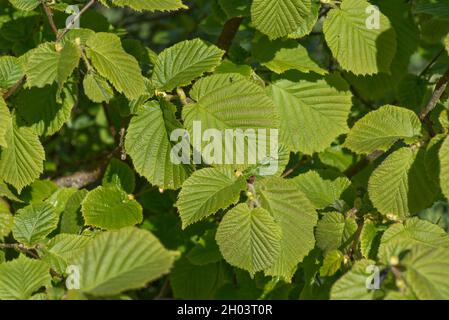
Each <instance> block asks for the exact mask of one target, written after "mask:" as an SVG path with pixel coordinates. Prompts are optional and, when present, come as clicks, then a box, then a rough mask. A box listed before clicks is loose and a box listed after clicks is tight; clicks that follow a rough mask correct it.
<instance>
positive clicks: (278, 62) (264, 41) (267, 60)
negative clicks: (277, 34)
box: [252, 36, 327, 74]
mask: <svg viewBox="0 0 449 320" xmlns="http://www.w3.org/2000/svg"><path fill="white" fill-rule="evenodd" d="M256 39H257V38H256ZM252 54H253V56H254V58H255V59H257V60H258V61H259V62H260V63H261V64H262V65H264V66H266V67H267V68H268V69H270V70H271V71H274V72H276V73H279V74H281V73H283V72H285V71H287V70H298V71H300V72H304V73H308V72H315V73H318V74H326V73H327V71H326V70H324V69H322V68H321V67H320V66H319V65H318V64H317V63H316V62H315V61H313V60H312V58H310V56H309V53H308V52H307V49H306V48H304V47H303V46H302V45H300V44H299V43H297V42H296V41H295V40H280V39H278V40H274V41H270V40H269V39H268V38H267V37H265V36H263V37H259V38H258V39H257V40H256V41H255V43H253V46H252Z"/></svg>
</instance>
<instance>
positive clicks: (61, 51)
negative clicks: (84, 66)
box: [25, 42, 81, 88]
mask: <svg viewBox="0 0 449 320" xmlns="http://www.w3.org/2000/svg"><path fill="white" fill-rule="evenodd" d="M80 57H81V51H80V49H79V47H78V46H77V45H76V44H74V43H73V42H66V43H65V44H64V46H62V45H61V44H55V43H53V42H46V43H43V44H41V45H39V47H37V48H36V49H33V50H32V51H31V53H30V54H29V56H28V59H27V63H26V69H25V74H26V76H27V83H28V84H29V85H30V86H31V87H39V88H42V87H44V86H45V85H48V84H52V83H53V82H55V81H56V82H57V83H58V84H59V86H62V85H63V84H64V82H65V81H66V80H67V78H68V77H69V76H70V75H71V74H72V72H73V70H74V69H75V68H76V67H77V66H78V63H79V59H80Z"/></svg>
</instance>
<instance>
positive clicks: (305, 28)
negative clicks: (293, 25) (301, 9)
mask: <svg viewBox="0 0 449 320" xmlns="http://www.w3.org/2000/svg"><path fill="white" fill-rule="evenodd" d="M319 11H320V2H319V1H316V0H312V10H311V11H310V12H308V13H307V16H306V18H305V19H304V23H301V24H300V25H299V27H298V29H296V30H295V31H294V32H292V33H290V34H289V35H288V37H289V38H293V39H299V38H302V37H304V36H306V35H308V34H309V33H310V32H312V30H313V27H314V26H315V24H316V23H317V22H318V13H319Z"/></svg>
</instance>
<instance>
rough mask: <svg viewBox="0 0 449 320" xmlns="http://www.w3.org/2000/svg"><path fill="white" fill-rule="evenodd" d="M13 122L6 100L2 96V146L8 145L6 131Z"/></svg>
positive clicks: (0, 118)
mask: <svg viewBox="0 0 449 320" xmlns="http://www.w3.org/2000/svg"><path fill="white" fill-rule="evenodd" d="M10 123H11V114H10V113H9V109H8V106H7V105H6V102H5V100H3V98H0V147H7V146H8V145H7V142H6V138H5V137H6V132H7V130H8V128H9V124H10Z"/></svg>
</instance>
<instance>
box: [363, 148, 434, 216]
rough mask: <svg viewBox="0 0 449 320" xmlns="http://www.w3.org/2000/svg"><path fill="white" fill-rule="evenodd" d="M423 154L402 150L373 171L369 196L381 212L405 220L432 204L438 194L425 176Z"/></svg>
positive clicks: (397, 151) (390, 156) (408, 149)
mask: <svg viewBox="0 0 449 320" xmlns="http://www.w3.org/2000/svg"><path fill="white" fill-rule="evenodd" d="M423 152H424V151H423V150H412V149H411V148H400V149H399V150H396V151H395V152H393V153H392V154H391V155H389V156H388V157H387V158H386V159H385V160H384V161H383V162H382V163H381V164H380V165H379V166H378V167H377V168H376V169H375V170H374V172H373V173H372V175H371V177H370V179H369V182H368V194H369V197H370V199H371V201H372V202H373V205H374V207H375V208H376V209H377V210H379V212H380V213H382V214H383V215H389V216H396V217H401V218H403V217H407V216H410V215H411V214H415V213H417V212H419V211H420V210H423V209H425V208H427V207H429V206H430V205H431V204H432V203H433V201H434V199H435V196H436V192H435V190H433V188H432V186H433V184H432V183H430V182H429V177H428V176H427V173H426V168H425V164H424V153H423Z"/></svg>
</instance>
